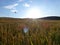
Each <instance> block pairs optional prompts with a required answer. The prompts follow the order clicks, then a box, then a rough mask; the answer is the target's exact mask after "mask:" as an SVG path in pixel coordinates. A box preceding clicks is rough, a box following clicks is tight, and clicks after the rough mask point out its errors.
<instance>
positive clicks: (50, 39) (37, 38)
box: [0, 19, 60, 45]
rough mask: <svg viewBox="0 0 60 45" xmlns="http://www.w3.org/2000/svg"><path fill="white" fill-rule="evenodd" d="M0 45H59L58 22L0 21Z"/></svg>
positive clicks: (59, 30)
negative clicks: (26, 29) (25, 29)
mask: <svg viewBox="0 0 60 45" xmlns="http://www.w3.org/2000/svg"><path fill="white" fill-rule="evenodd" d="M24 27H27V28H28V31H27V32H26V33H25V32H24ZM0 45H60V20H59V21H57V20H40V19H0Z"/></svg>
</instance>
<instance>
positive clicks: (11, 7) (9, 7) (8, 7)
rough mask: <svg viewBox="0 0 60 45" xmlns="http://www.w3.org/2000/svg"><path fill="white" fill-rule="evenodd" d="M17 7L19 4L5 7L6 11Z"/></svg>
mask: <svg viewBox="0 0 60 45" xmlns="http://www.w3.org/2000/svg"><path fill="white" fill-rule="evenodd" d="M16 6H18V3H16V4H12V5H7V6H4V8H6V9H14V8H15V7H16Z"/></svg>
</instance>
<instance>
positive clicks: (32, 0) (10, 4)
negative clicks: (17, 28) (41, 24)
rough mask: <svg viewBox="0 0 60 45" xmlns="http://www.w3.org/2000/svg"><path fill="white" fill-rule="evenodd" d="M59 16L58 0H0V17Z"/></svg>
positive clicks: (59, 2) (59, 3)
mask: <svg viewBox="0 0 60 45" xmlns="http://www.w3.org/2000/svg"><path fill="white" fill-rule="evenodd" d="M46 16H60V0H0V17H13V18H40V17H46Z"/></svg>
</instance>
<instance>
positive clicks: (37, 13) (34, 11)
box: [26, 8, 42, 18]
mask: <svg viewBox="0 0 60 45" xmlns="http://www.w3.org/2000/svg"><path fill="white" fill-rule="evenodd" d="M41 16H42V11H41V10H40V9H39V8H31V9H29V10H28V11H27V14H26V17H27V18H40V17H41Z"/></svg>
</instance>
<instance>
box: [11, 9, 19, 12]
mask: <svg viewBox="0 0 60 45" xmlns="http://www.w3.org/2000/svg"><path fill="white" fill-rule="evenodd" d="M10 11H11V12H18V10H16V9H14V10H10Z"/></svg>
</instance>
